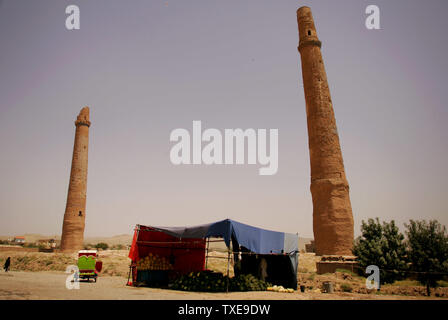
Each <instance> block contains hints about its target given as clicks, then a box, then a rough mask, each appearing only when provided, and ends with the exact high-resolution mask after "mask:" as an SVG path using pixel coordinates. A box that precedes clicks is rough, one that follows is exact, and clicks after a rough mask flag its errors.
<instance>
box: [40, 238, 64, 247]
mask: <svg viewBox="0 0 448 320" xmlns="http://www.w3.org/2000/svg"><path fill="white" fill-rule="evenodd" d="M60 243H61V241H60V240H56V239H39V240H37V241H36V244H37V245H38V246H43V247H47V248H56V247H58V246H59V244H60Z"/></svg>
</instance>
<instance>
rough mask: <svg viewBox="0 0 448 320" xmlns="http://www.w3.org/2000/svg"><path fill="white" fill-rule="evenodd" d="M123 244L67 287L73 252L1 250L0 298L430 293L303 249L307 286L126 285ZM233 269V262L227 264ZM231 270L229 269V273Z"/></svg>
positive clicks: (219, 262) (216, 266) (444, 294)
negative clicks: (323, 270) (94, 276)
mask: <svg viewBox="0 0 448 320" xmlns="http://www.w3.org/2000/svg"><path fill="white" fill-rule="evenodd" d="M214 249H216V250H215V251H213V252H211V253H210V255H212V256H216V257H220V258H221V259H218V258H216V259H209V262H208V266H207V267H208V268H209V269H212V270H214V271H219V272H222V273H224V274H225V273H226V270H227V259H222V258H223V257H226V256H227V254H226V253H225V252H222V251H221V250H220V248H214ZM127 255H128V251H127V250H106V251H100V252H99V259H100V260H102V261H103V270H102V272H101V275H100V277H99V280H98V282H97V283H93V282H91V283H81V286H80V289H79V290H76V289H73V290H68V289H66V287H65V280H66V278H67V276H68V274H66V273H65V270H66V268H67V266H68V265H75V264H76V259H77V255H76V254H63V253H43V252H25V251H17V250H14V249H13V248H11V249H10V250H9V251H7V250H3V251H0V264H1V265H3V263H4V261H5V260H6V258H7V257H8V256H10V257H11V271H10V272H8V273H5V272H3V270H1V271H0V299H155V300H158V299H175V300H177V299H192V300H196V299H199V300H201V299H242V300H245V299H249V300H250V299H260V300H263V299H285V300H288V299H298V300H312V299H393V300H395V299H400V300H403V299H406V300H413V299H428V297H426V296H425V288H424V287H423V286H421V285H419V284H418V283H416V282H415V281H402V282H400V283H396V284H394V285H385V286H382V287H381V291H380V292H369V291H367V290H366V287H365V279H364V278H363V277H360V276H357V275H355V274H353V273H350V272H344V271H338V272H336V273H334V274H324V275H318V274H317V273H316V261H317V260H318V259H319V258H318V257H316V256H314V254H309V253H301V254H300V257H299V272H298V284H299V285H304V286H305V288H306V289H305V292H304V293H302V292H298V291H295V292H294V293H278V292H268V291H266V292H231V293H195V292H184V291H174V290H163V289H155V288H136V287H128V286H126V281H127V275H128V272H129V262H130V259H129V258H128V257H127ZM231 269H232V268H231ZM232 275H233V272H232V271H231V272H230V276H232ZM325 281H331V282H332V283H333V284H334V290H335V292H334V294H326V293H322V292H321V290H322V287H323V282H325ZM430 298H431V299H440V298H448V287H440V288H437V289H435V290H433V292H432V296H431V297H430Z"/></svg>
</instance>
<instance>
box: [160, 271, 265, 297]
mask: <svg viewBox="0 0 448 320" xmlns="http://www.w3.org/2000/svg"><path fill="white" fill-rule="evenodd" d="M227 283H228V286H229V291H264V290H266V289H267V288H268V286H270V284H269V283H266V282H265V281H262V280H259V279H257V278H256V277H254V276H253V275H251V274H249V275H240V276H238V277H234V278H228V277H227V276H224V275H223V274H222V273H218V272H212V271H201V272H191V273H189V274H186V275H183V276H180V277H179V278H177V279H176V280H175V281H174V282H173V283H171V284H170V285H169V287H170V288H171V289H174V290H184V291H209V292H223V291H226V290H227Z"/></svg>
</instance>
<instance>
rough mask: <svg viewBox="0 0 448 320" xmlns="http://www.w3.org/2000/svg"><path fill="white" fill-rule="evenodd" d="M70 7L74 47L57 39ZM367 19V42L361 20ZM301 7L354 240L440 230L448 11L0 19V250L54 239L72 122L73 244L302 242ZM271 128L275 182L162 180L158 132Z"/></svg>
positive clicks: (237, 173) (140, 9)
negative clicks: (79, 185) (282, 235)
mask: <svg viewBox="0 0 448 320" xmlns="http://www.w3.org/2000/svg"><path fill="white" fill-rule="evenodd" d="M69 4H76V5H78V6H79V8H80V11H81V29H80V30H74V31H68V30H67V29H66V28H65V19H66V17H67V15H66V14H65V7H66V6H68V5H69ZM369 4H376V5H378V6H379V8H380V10H381V30H367V29H366V28H365V25H364V21H365V18H366V14H365V13H364V11H365V8H366V6H367V5H369ZM303 5H308V6H310V7H311V9H312V12H313V15H314V18H315V22H316V28H317V32H318V36H319V38H320V40H321V41H322V54H323V58H324V63H325V66H326V71H327V76H328V80H329V85H330V89H331V95H332V100H333V104H334V108H335V114H336V120H337V125H338V131H339V135H340V140H341V145H342V152H343V157H344V163H345V168H346V173H347V178H348V181H349V184H350V197H351V202H352V207H353V215H354V219H355V234H356V235H358V234H359V230H360V223H361V220H363V219H364V220H365V219H367V218H369V217H376V216H378V217H380V218H381V219H382V220H391V219H394V220H396V221H397V222H398V224H399V225H400V227H401V226H402V223H403V222H407V221H408V220H409V219H438V220H439V221H440V222H442V223H443V224H445V225H448V215H447V210H446V207H447V206H446V202H447V198H448V197H447V196H448V192H447V190H448V174H447V172H448V170H447V165H448V148H447V146H448V130H447V125H446V123H447V122H448V108H447V104H446V103H447V101H448V90H447V89H448V88H447V75H448V62H447V59H446V57H447V52H448V44H447V40H446V39H447V35H446V32H447V31H448V19H446V12H447V10H448V2H447V1H445V0H440V1H435V0H432V1H425V2H423V1H409V0H400V1H398V0H395V1H380V0H369V1H359V0H353V1H332V0H327V1H314V0H313V1H286V0H282V1H272V0H269V1H268V0H266V1H261V0H251V1H248V0H232V1H229V0H226V1H224V0H219V1H217V0H216V1H213V0H200V1H199V0H176V1H174V0H168V1H162V0H161V1H156V0H154V1H149V0H147V1H143V0H141V1H136V0H133V1H124V0H120V1H112V0H107V1H100V0H96V1H77V0H70V1H61V0H54V1H22V0H9V1H8V0H5V1H1V2H0V156H1V162H0V217H1V218H0V234H2V235H17V234H23V233H42V234H60V233H61V230H62V221H63V215H64V210H65V203H66V197H67V190H68V182H69V176H70V166H71V159H72V150H73V139H74V133H75V126H74V120H75V119H76V116H77V114H78V113H79V111H80V109H81V108H82V107H83V106H85V105H88V106H89V107H90V112H91V121H92V125H91V127H90V147H89V168H88V189H87V211H86V230H85V235H86V236H109V235H114V234H119V233H131V232H132V229H133V226H134V225H135V224H150V225H168V226H175V225H196V224H202V223H208V222H213V221H217V220H221V219H225V218H232V219H235V220H238V221H240V222H243V223H248V224H251V225H255V226H259V227H264V228H267V229H272V230H278V231H285V232H294V233H295V232H298V233H299V235H300V236H302V237H312V235H313V232H312V203H311V193H310V191H309V185H310V167H309V152H308V135H307V127H306V113H305V99H304V93H303V87H302V76H301V67H300V56H299V53H298V51H297V44H298V31H297V20H296V10H297V8H299V7H300V6H303ZM193 120H201V121H202V126H203V127H204V128H217V129H220V130H224V129H225V128H242V129H247V128H255V129H257V128H265V129H271V128H276V129H278V130H279V170H278V173H277V174H276V175H273V176H260V175H258V168H259V167H260V166H259V165H239V166H237V165H233V166H232V165H222V166H219V165H214V166H205V165H199V166H192V165H191V166H188V165H183V166H182V165H181V166H174V165H172V164H171V162H170V159H169V151H170V149H171V147H172V146H173V144H174V143H172V142H170V141H169V136H170V132H171V131H172V130H173V129H175V128H186V129H188V130H190V131H191V127H192V121H193Z"/></svg>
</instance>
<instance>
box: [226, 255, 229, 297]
mask: <svg viewBox="0 0 448 320" xmlns="http://www.w3.org/2000/svg"><path fill="white" fill-rule="evenodd" d="M229 274H230V248H229V249H228V250H227V289H226V292H227V293H229Z"/></svg>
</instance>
